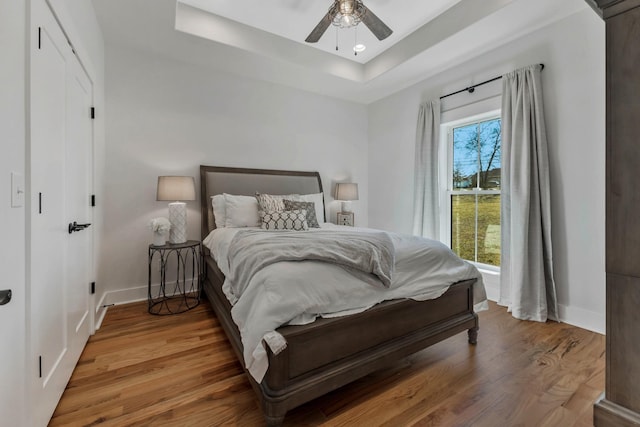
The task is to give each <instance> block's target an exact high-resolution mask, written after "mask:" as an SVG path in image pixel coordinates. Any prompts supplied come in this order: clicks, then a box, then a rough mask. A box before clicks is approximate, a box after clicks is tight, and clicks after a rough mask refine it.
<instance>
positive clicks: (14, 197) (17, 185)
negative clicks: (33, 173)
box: [11, 172, 24, 208]
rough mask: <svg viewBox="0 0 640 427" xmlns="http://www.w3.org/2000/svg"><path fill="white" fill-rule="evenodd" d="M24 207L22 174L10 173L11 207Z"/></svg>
mask: <svg viewBox="0 0 640 427" xmlns="http://www.w3.org/2000/svg"><path fill="white" fill-rule="evenodd" d="M22 206H24V177H23V176H22V174H19V173H15V172H12V173H11V207H12V208H19V207H22Z"/></svg>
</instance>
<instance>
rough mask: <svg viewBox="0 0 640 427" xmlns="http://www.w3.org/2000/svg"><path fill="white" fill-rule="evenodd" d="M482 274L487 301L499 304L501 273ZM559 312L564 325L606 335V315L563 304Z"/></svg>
mask: <svg viewBox="0 0 640 427" xmlns="http://www.w3.org/2000/svg"><path fill="white" fill-rule="evenodd" d="M480 272H481V273H482V280H483V281H484V288H485V289H486V291H487V299H489V300H491V301H495V302H497V301H498V300H499V299H500V273H497V272H494V271H486V270H480ZM558 311H559V313H558V317H559V320H560V321H561V322H562V323H567V324H569V325H572V326H577V327H578V328H582V329H586V330H589V331H592V332H596V333H598V334H602V335H604V334H605V333H606V320H605V319H606V316H605V313H597V312H595V311H590V310H585V309H583V308H579V307H572V306H568V305H563V304H560V305H558Z"/></svg>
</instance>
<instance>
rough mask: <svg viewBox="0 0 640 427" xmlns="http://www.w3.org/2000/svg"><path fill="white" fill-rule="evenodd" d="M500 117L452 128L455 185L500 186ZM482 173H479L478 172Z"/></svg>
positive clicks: (456, 186)
mask: <svg viewBox="0 0 640 427" xmlns="http://www.w3.org/2000/svg"><path fill="white" fill-rule="evenodd" d="M500 123H501V122H500V119H493V120H488V121H484V122H480V123H473V124H470V125H467V126H462V127H459V128H455V129H454V130H453V188H454V189H463V188H475V187H476V186H477V183H478V182H479V183H480V185H479V187H480V188H491V189H495V188H500V166H501V162H500V142H501V140H500V130H501V126H500ZM478 172H480V173H478Z"/></svg>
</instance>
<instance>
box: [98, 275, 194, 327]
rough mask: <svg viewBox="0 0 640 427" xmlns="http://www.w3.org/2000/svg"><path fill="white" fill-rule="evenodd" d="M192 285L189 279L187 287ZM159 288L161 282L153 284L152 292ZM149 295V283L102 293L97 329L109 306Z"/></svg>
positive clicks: (144, 298) (145, 298) (131, 301)
mask: <svg viewBox="0 0 640 427" xmlns="http://www.w3.org/2000/svg"><path fill="white" fill-rule="evenodd" d="M190 285H191V280H187V287H189V286H190ZM159 289H160V284H154V285H151V292H152V294H157V293H158V291H159ZM148 296H149V290H148V285H144V286H136V287H132V288H126V289H117V290H113V291H107V292H105V293H104V294H103V295H102V298H100V302H99V303H98V305H97V307H96V319H97V321H96V330H97V329H99V328H100V325H102V321H103V319H104V316H105V315H106V313H107V309H108V308H109V307H112V306H114V305H121V304H130V303H133V302H140V301H146V300H147V297H148Z"/></svg>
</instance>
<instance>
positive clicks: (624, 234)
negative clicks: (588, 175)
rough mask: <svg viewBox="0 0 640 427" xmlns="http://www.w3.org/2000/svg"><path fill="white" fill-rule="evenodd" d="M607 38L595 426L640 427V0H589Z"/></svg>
mask: <svg viewBox="0 0 640 427" xmlns="http://www.w3.org/2000/svg"><path fill="white" fill-rule="evenodd" d="M587 3H589V4H590V5H592V6H594V8H595V9H596V10H597V11H598V12H599V14H600V15H601V16H602V17H603V18H604V19H605V22H606V34H607V42H606V46H607V119H606V120H607V141H606V144H607V150H606V153H607V158H606V162H607V173H606V177H607V178H606V179H607V185H606V189H607V196H606V206H607V207H606V213H607V219H606V236H607V237H606V253H607V255H606V271H607V284H606V286H607V370H606V387H605V393H604V395H603V396H602V398H601V399H600V400H599V401H598V402H596V405H595V407H594V425H595V426H597V427H603V426H607V427H608V426H616V427H625V426H640V0H587Z"/></svg>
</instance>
